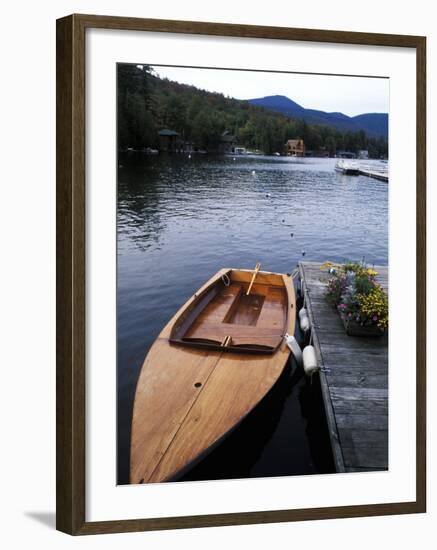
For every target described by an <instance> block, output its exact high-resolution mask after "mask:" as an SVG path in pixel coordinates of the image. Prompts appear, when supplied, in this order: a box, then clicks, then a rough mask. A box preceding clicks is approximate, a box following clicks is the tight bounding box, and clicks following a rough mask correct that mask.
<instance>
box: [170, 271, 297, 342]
mask: <svg viewBox="0 0 437 550" xmlns="http://www.w3.org/2000/svg"><path fill="white" fill-rule="evenodd" d="M253 274H254V273H253V272H252V271H238V270H229V271H228V272H227V273H225V274H224V275H223V276H222V277H220V278H219V279H218V280H216V281H215V282H213V283H212V284H211V285H210V286H208V287H207V288H206V289H205V290H204V291H203V292H201V293H200V294H199V295H197V296H195V299H194V300H193V302H192V303H191V304H190V306H188V308H187V309H186V310H185V311H184V312H183V313H182V314H181V316H180V317H179V318H178V319H177V320H176V322H175V324H174V326H173V330H172V332H171V335H170V342H173V343H178V344H183V345H189V346H194V347H206V348H213V349H217V350H220V351H242V352H248V351H249V352H257V353H273V352H274V351H275V350H276V349H277V348H278V347H279V345H280V344H281V342H282V339H283V336H284V334H285V333H286V331H287V316H288V293H287V289H286V287H285V283H284V278H283V277H282V275H279V274H274V273H265V272H258V273H257V274H256V277H255V279H254V281H253V282H252V279H253ZM248 290H249V294H248Z"/></svg>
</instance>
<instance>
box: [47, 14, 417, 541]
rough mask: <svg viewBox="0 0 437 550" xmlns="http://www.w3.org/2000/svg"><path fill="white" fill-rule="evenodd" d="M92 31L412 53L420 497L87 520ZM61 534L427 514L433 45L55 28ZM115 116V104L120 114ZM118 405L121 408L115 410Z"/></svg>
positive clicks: (227, 31)
mask: <svg viewBox="0 0 437 550" xmlns="http://www.w3.org/2000/svg"><path fill="white" fill-rule="evenodd" d="M90 29H112V30H119V31H132V32H144V33H147V32H151V33H163V36H166V33H169V34H170V33H171V34H182V35H185V34H186V35H201V36H206V37H208V36H216V37H238V38H240V39H244V40H248V41H250V40H259V39H261V40H263V39H266V40H275V41H276V40H277V41H298V42H302V43H307V42H316V43H322V44H350V45H360V46H379V47H384V48H406V49H409V50H413V51H415V59H416V82H415V84H416V151H415V160H416V185H415V192H416V220H417V225H416V266H415V270H416V291H415V297H416V327H417V331H416V367H415V368H416V388H415V397H416V418H415V428H416V450H415V463H416V486H415V493H416V497H415V499H413V500H410V501H408V502H387V503H373V504H372V503H371V504H360V505H345V506H343V505H342V506H329V507H304V508H298V509H281V510H276V509H275V510H269V509H267V510H263V511H241V512H238V513H235V512H232V513H220V514H206V515H190V514H187V515H185V516H168V517H148V518H141V519H114V520H104V521H88V520H87V517H86V508H87V494H86V480H87V473H86V423H87V399H86V369H87V365H86V363H87V361H86V345H85V342H86V313H87V281H86V258H87V241H86V207H87V204H86V196H87V193H86V165H87V149H86V136H85V129H86V117H87V106H86V102H85V97H86V92H85V90H86V75H87V70H86V55H87V51H86V33H87V32H88V31H89V30H90ZM56 47H57V74H56V77H57V96H56V102H57V106H56V108H57V146H56V159H57V168H56V179H57V198H56V215H57V253H56V260H57V298H56V303H57V380H56V390H57V401H56V402H57V408H56V435H57V443H56V451H57V460H56V470H57V483H56V487H57V489H56V496H57V511H56V517H57V520H56V522H57V523H56V525H57V529H58V530H60V531H63V532H65V533H68V534H71V535H85V534H99V533H119V532H130V531H148V530H159V529H181V528H194V527H208V526H224V525H242V524H257V523H258V524H259V523H275V522H290V521H304V520H317V519H332V518H348V517H362V516H377V515H392V514H410V513H422V512H425V511H426V39H425V38H424V37H420V36H406V35H390V34H374V33H357V32H343V31H328V30H313V29H294V28H284V27H261V26H251V25H240V24H238V25H234V24H223V23H211V22H210V23H207V22H189V21H172V20H154V19H136V18H130V17H110V16H98V15H82V14H75V15H70V16H68V17H65V18H62V19H59V20H58V21H57V38H56ZM114 112H115V106H114ZM114 406H115V405H114Z"/></svg>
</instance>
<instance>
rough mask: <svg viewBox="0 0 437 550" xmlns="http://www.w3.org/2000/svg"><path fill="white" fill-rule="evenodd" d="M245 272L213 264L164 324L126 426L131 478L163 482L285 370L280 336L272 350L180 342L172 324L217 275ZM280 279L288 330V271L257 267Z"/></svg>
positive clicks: (291, 313)
mask: <svg viewBox="0 0 437 550" xmlns="http://www.w3.org/2000/svg"><path fill="white" fill-rule="evenodd" d="M229 273H232V274H234V275H233V276H234V277H235V278H238V277H240V278H241V279H245V280H246V279H248V278H250V276H251V272H250V271H244V270H238V271H237V270H229V269H224V270H221V271H219V272H218V273H217V274H216V275H215V276H214V277H213V278H212V279H210V281H208V282H207V283H206V284H205V285H204V286H203V287H202V288H201V289H199V291H198V292H197V293H196V294H195V295H194V296H193V297H192V298H191V299H190V300H188V302H187V303H186V304H185V305H184V306H183V307H182V308H181V309H180V310H179V311H178V312H177V313H176V315H175V316H174V317H173V318H172V319H171V320H170V322H169V323H168V324H167V325H166V327H165V328H164V329H163V330H162V332H161V334H160V335H159V336H158V338H157V339H156V341H155V342H154V344H153V345H152V347H151V349H150V351H149V353H148V354H147V356H146V358H145V361H144V364H143V366H142V369H141V372H140V376H139V379H138V383H137V388H136V393H135V400H134V409H133V417H132V430H131V462H130V482H131V483H154V482H161V481H169V480H171V479H172V478H173V477H175V476H177V475H178V473H180V472H181V471H183V470H186V469H187V467H188V466H189V465H190V464H192V463H194V462H195V461H196V460H198V459H199V457H200V456H202V455H203V454H204V453H206V452H207V451H208V450H209V449H211V448H212V447H213V446H214V445H215V444H217V442H218V441H219V440H220V439H222V438H223V437H224V436H225V435H226V434H227V433H228V432H229V431H231V430H232V429H233V428H234V427H235V425H237V424H238V423H239V422H241V420H242V419H243V418H244V417H245V416H246V415H247V414H248V413H249V412H250V411H251V410H252V409H253V408H254V407H255V406H256V405H257V403H259V401H260V400H261V399H262V398H263V397H264V396H265V395H266V393H267V392H268V391H269V390H270V388H271V387H272V386H273V385H274V383H275V382H276V380H277V379H278V378H279V376H280V374H281V372H282V371H283V369H284V367H285V365H286V363H287V361H288V358H289V354H290V352H289V349H288V347H287V346H286V344H285V341H284V339H283V338H281V341H280V343H279V345H278V346H277V347H275V349H273V350H272V352H271V353H263V352H262V351H260V353H256V352H254V350H252V351H250V352H247V353H245V352H244V351H242V350H239V351H232V350H229V349H225V348H224V349H221V348H216V349H215V348H212V347H211V348H208V347H207V348H204V347H202V346H196V345H191V346H190V345H187V344H186V343H185V345H181V343H180V342H179V343H178V342H177V341H176V342H175V341H172V336H174V330H175V326H177V325H178V321H180V319H181V317H182V318H183V316H184V315H186V314H187V312H189V311H190V308H193V305H195V304H196V303H197V301H198V300H199V296H202V295H203V293H204V292H205V291H208V289H209V288H211V286H212V285H214V284H217V282H218V281H220V280H221V278H222V277H223V275H227V274H229ZM259 276H260V278H261V279H262V277H264V278H265V280H266V281H268V280H269V279H268V277H269V276H270V278H271V280H275V281H279V282H281V281H282V283H283V288H284V291H285V293H286V297H287V306H286V307H287V313H288V314H287V316H286V325H285V327H284V329H285V330H284V332H288V333H289V334H293V333H294V326H295V296H294V289H293V283H292V280H291V277H288V276H286V275H282V274H273V273H266V272H260V275H259Z"/></svg>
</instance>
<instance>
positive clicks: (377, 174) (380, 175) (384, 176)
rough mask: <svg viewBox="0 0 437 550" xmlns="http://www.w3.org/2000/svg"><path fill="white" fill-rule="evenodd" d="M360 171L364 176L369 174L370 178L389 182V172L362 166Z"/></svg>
mask: <svg viewBox="0 0 437 550" xmlns="http://www.w3.org/2000/svg"><path fill="white" fill-rule="evenodd" d="M359 173H360V174H361V175H362V176H367V177H368V178H374V179H376V180H380V181H385V182H387V183H388V173H387V172H382V171H379V170H370V169H368V168H360V169H359Z"/></svg>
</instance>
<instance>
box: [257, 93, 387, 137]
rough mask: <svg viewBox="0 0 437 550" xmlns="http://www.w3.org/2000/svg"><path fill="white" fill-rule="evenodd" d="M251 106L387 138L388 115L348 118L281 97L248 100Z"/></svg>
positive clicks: (311, 121) (377, 114)
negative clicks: (309, 107)
mask: <svg viewBox="0 0 437 550" xmlns="http://www.w3.org/2000/svg"><path fill="white" fill-rule="evenodd" d="M248 101H249V103H250V104H251V105H256V106H258V107H263V108H264V109H268V110H270V111H275V112H277V113H282V114H283V115H285V116H288V117H291V118H300V119H303V120H305V121H306V122H308V124H325V125H327V126H333V127H334V128H338V129H339V130H343V131H351V132H357V131H359V130H364V131H365V132H366V133H367V134H368V135H369V136H373V137H379V136H383V137H384V138H385V139H387V138H388V114H386V113H366V114H363V115H357V116H354V117H349V116H347V115H344V114H343V113H326V112H325V111H318V110H316V109H305V108H304V107H302V106H301V105H299V104H298V103H296V102H295V101H292V100H291V99H289V98H288V97H285V96H283V95H272V96H267V97H260V98H256V99H249V100H248Z"/></svg>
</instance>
